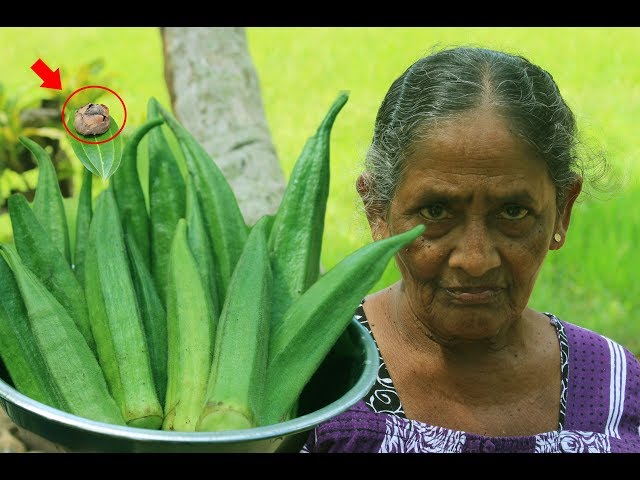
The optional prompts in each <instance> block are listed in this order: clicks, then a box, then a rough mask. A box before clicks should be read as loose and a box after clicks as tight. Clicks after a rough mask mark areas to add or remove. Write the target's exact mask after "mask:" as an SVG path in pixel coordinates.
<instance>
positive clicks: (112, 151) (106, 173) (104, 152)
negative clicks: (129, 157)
mask: <svg viewBox="0 0 640 480" xmlns="http://www.w3.org/2000/svg"><path fill="white" fill-rule="evenodd" d="M67 127H68V128H69V131H70V132H74V135H76V136H77V137H79V138H82V139H83V140H85V139H86V141H88V142H92V143H84V142H80V141H79V140H76V139H75V138H73V137H72V136H71V135H69V142H70V143H71V147H72V148H73V151H74V152H75V154H76V156H77V157H78V159H79V160H80V161H81V162H82V164H83V165H84V166H85V167H87V169H88V170H89V171H90V172H91V173H93V174H94V175H97V176H98V177H101V178H102V179H103V180H106V179H107V178H109V177H110V176H111V175H113V174H114V173H115V172H116V170H117V169H118V167H119V166H120V162H121V160H122V136H120V135H118V136H117V137H116V138H114V139H113V140H110V141H108V142H105V143H95V142H100V141H102V140H106V139H108V138H111V137H113V136H114V135H115V134H116V132H117V131H118V130H119V128H120V127H118V124H117V123H116V121H115V120H114V119H113V118H111V124H110V125H109V130H107V131H106V132H104V133H103V134H102V135H90V136H84V135H80V134H79V133H77V132H76V129H75V127H74V126H73V115H69V116H68V118H67Z"/></svg>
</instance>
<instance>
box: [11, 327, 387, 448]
mask: <svg viewBox="0 0 640 480" xmlns="http://www.w3.org/2000/svg"><path fill="white" fill-rule="evenodd" d="M377 371H378V351H377V348H376V346H375V343H374V342H373V339H372V337H371V336H370V335H369V333H368V332H367V331H366V330H365V328H364V327H363V326H362V325H361V324H360V323H359V322H358V321H357V320H356V319H352V320H351V323H350V324H349V325H348V327H347V329H346V330H345V332H344V333H343V334H342V336H341V337H340V338H339V339H338V341H337V342H336V344H335V345H334V346H333V348H332V349H331V351H330V352H329V353H328V355H327V357H326V358H325V359H324V361H323V362H322V364H321V365H320V367H319V368H318V370H317V371H316V372H315V374H314V376H313V377H312V378H311V380H310V381H309V383H308V384H307V386H306V387H305V389H304V391H303V392H302V394H301V395H300V398H299V402H298V405H299V410H298V412H299V414H298V416H297V417H295V418H293V419H291V420H288V421H285V422H281V423H277V424H274V425H268V426H263V427H256V428H251V429H245V430H230V431H223V432H175V431H163V430H150V429H143V428H134V427H125V426H119V425H111V424H107V423H103V422H97V421H93V420H88V419H86V418H82V417H79V416H76V415H72V414H69V413H66V412H63V411H61V410H58V409H56V408H52V407H49V406H47V405H45V404H43V403H40V402H37V401H35V400H33V399H31V398H29V397H26V396H25V395H22V394H21V393H20V392H18V391H17V390H16V389H15V388H14V387H13V386H12V384H11V382H10V379H9V376H8V374H7V372H6V370H5V369H4V365H2V362H0V405H2V407H3V408H4V410H5V411H6V412H7V415H8V416H9V417H10V418H11V420H12V421H13V422H14V423H15V424H16V425H18V426H19V427H21V428H23V429H25V430H27V431H28V432H30V433H32V434H35V435H36V436H38V437H42V438H44V439H45V440H47V441H49V442H53V443H54V444H55V445H56V446H57V447H59V450H60V451H70V452H105V453H112V452H114V453H115V452H122V453H129V452H148V453H152V452H176V453H191V452H211V453H215V452H220V453H225V452H241V453H245V452H255V453H258V452H260V453H270V452H298V451H300V449H301V448H302V445H303V444H304V442H305V440H306V438H307V436H308V434H309V431H310V430H311V429H312V428H313V427H315V426H316V425H318V424H319V423H321V422H323V421H325V420H327V419H329V418H331V417H333V416H335V415H337V414H339V413H341V412H343V411H345V410H347V409H348V408H349V407H350V406H352V405H353V404H355V403H356V402H357V401H358V400H360V399H361V398H362V397H363V396H364V395H366V393H367V392H368V391H369V389H370V388H371V386H372V385H373V383H374V382H375V379H376V375H377Z"/></svg>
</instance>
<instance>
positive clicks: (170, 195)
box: [147, 100, 186, 304]
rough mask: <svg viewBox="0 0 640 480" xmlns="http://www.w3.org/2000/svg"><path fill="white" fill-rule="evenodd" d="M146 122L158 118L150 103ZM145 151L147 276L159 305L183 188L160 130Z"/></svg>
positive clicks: (151, 134) (154, 132) (150, 135)
mask: <svg viewBox="0 0 640 480" xmlns="http://www.w3.org/2000/svg"><path fill="white" fill-rule="evenodd" d="M147 118H148V119H149V120H157V119H162V117H161V116H160V114H159V111H158V109H157V105H156V103H155V102H153V101H151V100H150V101H149V103H148V106H147ZM147 139H148V140H147V148H148V152H149V179H148V181H149V219H150V234H151V245H150V248H151V274H152V275H153V278H154V281H155V283H156V289H157V290H158V293H159V294H160V298H161V299H162V301H163V304H166V286H167V268H168V265H169V251H170V250H171V243H172V242H173V235H174V232H175V229H176V225H177V224H178V220H180V219H181V218H184V216H185V211H186V186H185V181H184V177H183V176H182V172H181V171H180V167H179V165H178V160H177V159H176V157H175V156H174V154H173V152H172V150H171V147H170V146H169V143H168V141H167V139H166V138H165V136H164V133H163V131H162V129H161V128H154V129H152V130H151V131H150V132H149V133H148V134H147Z"/></svg>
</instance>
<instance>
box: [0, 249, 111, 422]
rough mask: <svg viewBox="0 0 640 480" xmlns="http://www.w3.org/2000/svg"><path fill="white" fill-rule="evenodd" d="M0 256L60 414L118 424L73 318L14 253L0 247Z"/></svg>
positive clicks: (108, 393) (109, 395)
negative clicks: (16, 290)
mask: <svg viewBox="0 0 640 480" xmlns="http://www.w3.org/2000/svg"><path fill="white" fill-rule="evenodd" d="M0 253H1V254H2V255H3V256H4V259H5V260H6V261H7V263H8V264H9V266H10V267H11V270H12V271H13V273H14V276H15V279H16V282H17V284H18V287H19V289H20V293H21V296H22V298H23V300H24V303H25V307H26V309H27V312H28V317H29V325H30V327H31V332H33V335H34V338H35V339H36V343H37V345H38V347H39V349H40V352H41V354H42V358H43V359H44V361H45V363H46V365H47V369H46V371H47V373H48V374H49V375H50V378H51V381H52V382H54V383H55V385H56V386H57V390H58V391H59V392H60V394H61V396H62V397H63V401H62V402H61V405H60V409H62V410H64V411H67V412H69V413H72V414H74V415H78V416H80V417H84V418H88V419H90V420H97V421H100V422H106V423H112V424H116V425H124V420H123V418H122V416H121V414H120V410H119V409H118V406H117V405H116V403H115V401H114V399H113V397H112V396H111V394H110V392H109V388H108V387H107V383H106V381H105V378H104V375H103V372H102V370H101V368H100V365H99V364H98V361H97V360H96V357H95V355H94V353H93V352H92V351H91V349H90V348H89V346H88V345H87V342H86V341H85V339H84V337H83V336H82V334H81V333H80V330H78V327H77V326H76V324H75V322H74V321H73V319H72V318H71V317H70V316H69V315H68V314H67V311H66V310H65V309H64V307H63V306H62V305H61V304H60V303H59V302H58V301H57V300H56V299H55V298H54V296H53V295H51V293H50V292H49V290H47V288H46V287H45V286H44V285H43V284H42V283H41V282H40V281H39V280H38V278H37V277H36V276H35V275H34V274H33V273H32V272H31V271H30V270H29V269H28V268H27V267H26V266H25V265H24V264H23V263H22V262H21V260H20V257H19V256H18V254H17V252H16V251H15V250H14V249H10V248H7V247H6V246H0Z"/></svg>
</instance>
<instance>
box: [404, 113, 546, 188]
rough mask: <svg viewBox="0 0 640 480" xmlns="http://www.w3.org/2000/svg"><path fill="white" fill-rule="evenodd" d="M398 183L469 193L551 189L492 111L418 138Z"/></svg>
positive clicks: (534, 157)
mask: <svg viewBox="0 0 640 480" xmlns="http://www.w3.org/2000/svg"><path fill="white" fill-rule="evenodd" d="M402 179H403V180H402V182H401V184H403V183H407V182H408V183H409V184H410V185H411V184H414V183H417V182H419V183H422V184H429V183H431V184H433V185H434V186H435V185H436V184H437V185H441V186H442V188H445V186H446V188H447V189H449V190H456V187H457V186H460V188H462V186H463V185H464V188H465V189H466V190H469V189H472V190H473V189H474V188H475V189H485V190H486V189H487V188H488V189H496V190H500V191H502V192H506V191H508V190H509V189H511V188H512V189H514V190H523V189H527V188H530V189H538V188H542V187H543V186H546V187H549V188H551V189H554V187H553V182H552V180H551V176H550V175H549V171H548V168H547V166H546V163H545V161H544V160H543V159H542V158H540V156H539V155H538V154H537V153H536V152H535V150H534V149H533V148H531V146H530V145H529V144H528V143H526V142H525V141H524V140H523V139H522V138H521V137H519V136H518V135H517V133H516V132H515V131H514V130H513V129H512V128H511V127H510V125H509V123H508V122H507V121H506V120H505V119H504V118H503V117H501V116H500V115H498V114H496V113H495V112H493V111H488V110H484V109H480V110H474V111H471V112H467V113H465V114H463V115H460V116H457V117H455V118H451V119H447V120H442V121H439V122H438V123H437V124H432V125H430V126H429V127H428V128H426V129H425V130H424V131H423V132H422V133H418V135H417V137H416V139H415V141H414V142H413V145H412V148H411V149H410V150H409V151H408V154H407V157H406V159H405V162H404V169H403V174H402Z"/></svg>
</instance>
